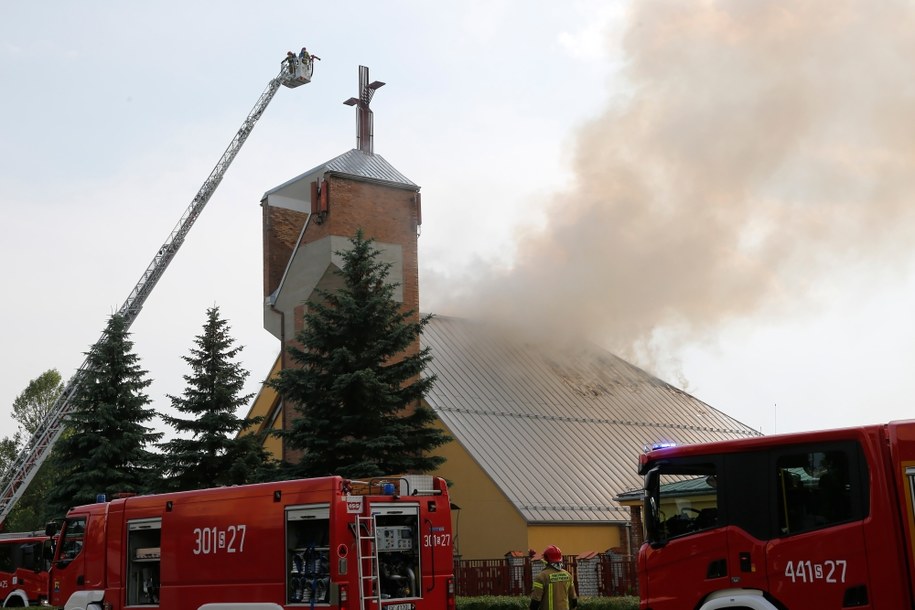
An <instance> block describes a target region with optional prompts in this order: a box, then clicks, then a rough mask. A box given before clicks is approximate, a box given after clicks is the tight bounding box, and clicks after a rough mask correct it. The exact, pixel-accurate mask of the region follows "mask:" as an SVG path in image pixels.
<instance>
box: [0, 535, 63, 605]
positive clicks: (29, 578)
mask: <svg viewBox="0 0 915 610" xmlns="http://www.w3.org/2000/svg"><path fill="white" fill-rule="evenodd" d="M50 566H51V538H50V537H49V536H46V535H45V533H44V532H18V533H6V534H0V605H2V607H4V608H20V607H25V606H29V605H36V606H37V605H40V604H43V603H45V602H47V601H48V568H49V567H50Z"/></svg>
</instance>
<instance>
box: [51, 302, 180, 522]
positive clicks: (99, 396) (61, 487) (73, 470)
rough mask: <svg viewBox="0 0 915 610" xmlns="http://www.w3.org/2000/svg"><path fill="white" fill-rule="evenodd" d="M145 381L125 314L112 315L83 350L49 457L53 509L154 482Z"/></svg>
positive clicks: (151, 485) (156, 434)
mask: <svg viewBox="0 0 915 610" xmlns="http://www.w3.org/2000/svg"><path fill="white" fill-rule="evenodd" d="M149 384H150V381H149V380H148V379H147V378H146V371H145V370H143V369H142V368H140V359H139V357H138V356H137V355H136V354H135V353H133V342H132V341H131V340H130V335H129V333H128V332H127V325H126V323H125V321H124V318H123V317H121V316H119V315H117V314H115V315H113V316H112V317H111V319H110V320H109V321H108V324H107V326H106V328H105V331H104V333H103V335H102V339H101V340H100V341H99V343H97V344H96V345H95V346H94V347H93V348H92V350H90V352H89V353H88V354H87V359H86V368H85V370H84V372H83V374H82V376H81V379H80V380H79V388H78V391H77V393H76V395H75V396H74V399H73V400H74V404H73V410H72V411H71V413H70V415H69V416H68V417H67V422H66V431H65V433H64V435H63V436H62V437H61V438H60V440H59V441H58V442H57V445H56V447H55V450H54V453H53V454H52V456H51V458H52V460H53V461H54V464H55V470H56V472H55V474H56V476H57V480H56V482H55V484H54V486H53V488H52V490H51V493H50V494H49V498H48V500H49V503H50V504H51V506H53V507H54V508H55V509H56V510H57V511H58V512H61V513H62V512H63V511H65V510H66V509H67V508H68V507H70V506H74V505H77V504H84V503H91V502H94V501H95V500H96V497H97V495H98V494H101V493H104V494H108V495H109V497H110V496H111V495H112V494H116V493H122V492H124V493H143V492H147V491H154V490H156V488H157V487H158V486H159V461H158V459H157V457H156V455H155V454H154V453H152V452H151V451H150V450H149V448H150V447H151V446H152V444H153V443H155V442H156V441H158V440H159V438H161V436H162V434H161V433H159V432H155V431H154V430H153V428H151V427H149V426H147V425H146V423H147V422H149V421H150V420H152V419H153V418H154V412H153V411H152V409H151V408H150V407H149V402H150V401H149V397H148V396H147V395H146V394H144V392H143V391H144V389H145V388H146V387H148V386H149Z"/></svg>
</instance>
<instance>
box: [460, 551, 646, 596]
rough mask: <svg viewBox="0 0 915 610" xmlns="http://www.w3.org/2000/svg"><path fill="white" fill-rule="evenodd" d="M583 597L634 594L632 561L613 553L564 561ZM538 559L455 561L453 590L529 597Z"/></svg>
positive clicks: (636, 587) (627, 557)
mask: <svg viewBox="0 0 915 610" xmlns="http://www.w3.org/2000/svg"><path fill="white" fill-rule="evenodd" d="M563 560H564V562H565V568H566V569H567V570H568V571H569V572H570V573H571V574H572V578H573V579H574V580H575V590H576V591H578V594H579V595H580V596H582V597H611V596H618V595H637V594H638V589H639V587H638V582H637V580H636V563H635V558H634V557H631V556H625V555H618V554H616V553H606V554H596V553H595V554H589V555H584V556H569V557H564V558H563ZM543 566H544V564H543V562H542V561H541V560H536V561H534V560H532V559H531V558H530V557H513V556H508V557H506V558H504V559H456V560H455V562H454V580H455V591H456V593H457V594H458V595H460V596H465V597H477V596H480V595H513V596H519V595H520V596H526V595H530V592H531V585H532V583H533V577H534V575H535V574H537V573H538V572H540V570H542V569H543Z"/></svg>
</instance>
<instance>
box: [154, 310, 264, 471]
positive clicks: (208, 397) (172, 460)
mask: <svg viewBox="0 0 915 610" xmlns="http://www.w3.org/2000/svg"><path fill="white" fill-rule="evenodd" d="M229 330H230V329H229V324H228V322H226V320H223V319H222V318H221V317H220V315H219V308H218V307H213V308H211V309H208V310H207V320H206V323H204V325H203V333H202V334H200V335H198V336H197V337H196V338H195V340H194V344H195V347H192V348H191V350H190V355H189V356H184V357H183V358H184V361H185V362H187V363H188V365H190V367H191V373H190V374H189V375H185V376H184V381H185V382H186V384H187V385H186V387H185V390H184V394H183V395H182V396H169V398H170V399H171V401H172V406H173V407H174V408H175V409H177V410H178V411H180V412H181V413H184V414H187V415H190V416H191V417H190V418H187V419H182V418H180V417H172V416H168V415H166V416H163V419H164V420H165V422H166V423H167V424H168V425H170V426H171V427H172V428H174V429H175V431H176V432H177V433H178V434H179V436H178V437H177V438H174V439H172V440H170V441H168V442H166V443H163V444H162V445H160V447H161V448H162V449H163V450H164V452H165V458H166V463H167V464H168V467H167V474H168V481H169V483H168V485H169V487H172V488H174V489H199V488H203V487H214V486H218V485H239V484H243V483H251V482H253V481H256V480H259V478H260V477H262V476H263V473H264V470H265V469H269V456H268V455H267V452H266V451H265V450H264V449H263V446H262V444H261V443H260V442H258V440H259V439H257V437H256V436H254V435H251V434H245V435H240V434H239V433H241V432H242V431H243V430H245V429H246V428H247V427H248V426H250V425H252V424H253V423H256V422H253V421H251V420H246V419H244V418H240V417H237V416H236V415H235V414H236V412H238V410H239V408H240V407H243V406H244V405H245V404H246V403H247V402H248V401H249V400H251V397H252V396H253V394H248V395H246V396H242V395H240V394H241V391H242V389H243V388H244V385H245V379H247V377H248V374H249V373H248V371H246V370H244V369H243V368H242V366H241V365H240V364H239V363H238V362H236V361H235V359H236V358H237V356H238V354H239V352H241V350H242V347H240V346H239V347H235V346H234V343H235V341H234V339H233V338H232V337H231V336H230V334H229Z"/></svg>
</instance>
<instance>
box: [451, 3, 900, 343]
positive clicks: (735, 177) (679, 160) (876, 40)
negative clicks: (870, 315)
mask: <svg viewBox="0 0 915 610" xmlns="http://www.w3.org/2000/svg"><path fill="white" fill-rule="evenodd" d="M623 53H624V55H625V62H626V68H625V77H626V82H627V87H626V90H625V91H619V90H617V91H614V92H613V98H612V99H611V100H610V102H609V103H608V106H607V108H606V109H605V110H604V111H603V113H602V114H601V115H600V116H597V117H596V118H594V119H593V120H592V121H591V122H590V123H588V124H587V125H585V126H584V127H583V128H582V129H581V131H580V133H578V134H577V139H576V148H575V151H576V152H575V156H574V168H573V169H574V175H575V180H574V183H573V184H570V185H569V186H568V188H567V189H566V190H565V191H564V192H560V193H557V194H555V196H553V197H551V198H550V202H549V204H548V213H547V214H546V219H547V220H546V224H545V227H544V228H542V229H539V228H530V229H524V230H521V231H519V234H518V241H517V253H516V256H515V258H514V262H513V264H512V266H511V268H510V269H501V270H489V271H485V272H481V271H480V269H473V270H472V271H471V273H472V274H473V276H474V278H473V279H472V280H470V281H463V282H461V289H460V294H450V295H448V296H447V301H446V299H445V298H444V297H443V296H441V295H440V296H439V297H438V298H440V299H441V300H442V302H447V306H445V307H436V308H434V309H433V310H434V311H437V312H441V313H453V314H456V315H465V316H472V317H484V316H489V315H492V316H495V317H496V318H497V319H502V320H511V321H514V322H523V323H528V324H530V325H533V326H534V327H536V328H540V329H544V328H551V329H556V330H560V331H562V332H563V333H575V334H578V335H585V336H588V337H590V338H591V339H593V340H596V341H597V342H599V343H602V344H603V345H606V346H607V347H609V348H610V349H612V350H614V351H616V352H617V353H620V354H621V355H629V356H632V355H633V354H636V353H638V352H639V351H640V350H644V349H645V348H646V346H649V344H650V343H651V341H652V337H653V336H655V334H656V333H657V332H659V331H663V330H664V329H666V332H668V333H669V334H670V333H672V335H673V336H676V337H677V338H678V340H682V341H687V340H696V339H699V338H701V337H704V336H707V335H708V334H709V333H710V332H711V331H713V330H714V329H715V327H716V326H718V325H720V324H722V323H724V322H727V321H730V320H733V319H737V318H740V317H743V316H749V315H752V314H759V313H762V312H769V313H771V312H783V311H785V310H787V309H790V308H797V307H802V306H808V307H811V306H815V304H814V303H812V302H811V301H810V300H809V299H808V298H807V297H808V295H809V290H810V287H811V283H812V282H814V281H815V280H816V279H817V278H818V277H822V276H823V275H824V274H828V273H829V272H830V271H834V270H836V269H840V268H841V267H842V266H845V265H849V264H862V265H888V264H891V263H892V262H893V260H894V259H897V260H898V258H899V254H900V253H901V252H902V251H903V249H907V243H911V240H912V238H913V237H915V235H913V234H915V222H913V221H915V218H913V216H915V206H913V205H912V196H913V194H915V63H913V61H912V58H913V57H915V6H913V5H912V4H911V3H908V2H897V1H887V2H879V3H875V2H868V1H851V0H839V1H836V0H800V1H797V2H790V3H776V2H747V1H744V0H734V1H726V0H722V1H712V0H706V1H697V2H680V1H678V0H639V1H638V2H633V3H632V10H631V12H630V14H629V16H628V26H627V28H626V34H625V38H624V41H623ZM518 180H519V181H521V180H523V177H522V176H519V177H518ZM435 283H436V284H437V283H438V282H437V281H436V282H435ZM453 283H457V282H453Z"/></svg>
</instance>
